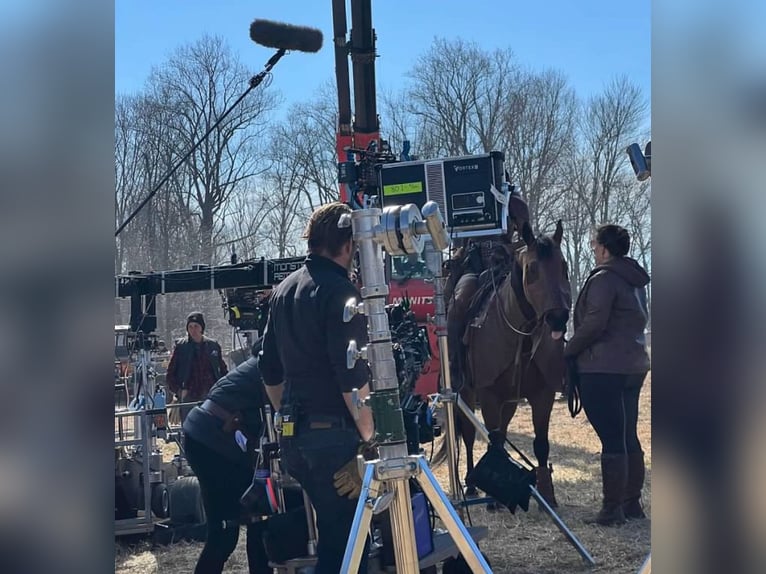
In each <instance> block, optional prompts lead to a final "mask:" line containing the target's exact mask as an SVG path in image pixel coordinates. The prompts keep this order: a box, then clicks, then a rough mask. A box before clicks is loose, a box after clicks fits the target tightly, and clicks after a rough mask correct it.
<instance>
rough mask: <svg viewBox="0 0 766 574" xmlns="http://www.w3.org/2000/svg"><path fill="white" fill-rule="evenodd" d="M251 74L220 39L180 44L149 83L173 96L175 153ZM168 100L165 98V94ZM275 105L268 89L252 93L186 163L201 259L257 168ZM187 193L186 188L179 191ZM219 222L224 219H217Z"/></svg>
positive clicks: (200, 132)
mask: <svg viewBox="0 0 766 574" xmlns="http://www.w3.org/2000/svg"><path fill="white" fill-rule="evenodd" d="M249 76H250V74H249V73H248V71H247V70H246V69H245V67H244V66H242V65H241V64H240V63H239V61H238V60H237V58H236V57H235V56H234V55H232V53H231V51H230V49H229V48H228V47H227V46H226V45H225V44H224V42H223V40H221V39H220V38H215V37H210V36H205V37H203V38H202V39H200V40H199V41H197V42H195V43H193V44H191V45H188V46H184V47H182V48H180V49H179V50H177V51H176V53H175V54H174V55H173V56H172V57H171V58H170V59H169V60H168V62H167V63H166V64H165V65H163V66H161V67H160V68H158V69H156V70H154V71H153V73H152V75H151V76H150V79H149V84H150V85H151V86H152V87H153V88H154V91H155V92H156V93H161V94H163V95H165V96H169V98H168V99H169V101H168V102H167V103H165V102H163V105H165V106H167V107H168V109H169V110H172V112H173V116H172V118H169V120H170V121H169V124H168V125H169V126H170V128H171V129H172V131H173V132H174V137H173V138H172V139H171V140H170V142H169V143H170V144H171V145H173V152H174V155H175V156H176V157H180V156H181V155H182V154H185V153H186V152H187V151H188V150H189V149H190V148H191V146H192V145H193V143H195V142H196V141H197V140H199V139H200V138H201V137H202V135H203V134H204V133H205V132H207V131H208V130H209V129H211V128H212V126H213V125H214V124H215V123H216V122H217V121H218V120H219V119H220V118H221V117H222V115H223V112H224V111H225V110H226V109H228V108H229V107H230V106H231V105H232V104H233V102H234V101H235V100H236V99H237V98H238V97H239V96H240V95H241V93H242V92H243V91H244V90H245V89H246V87H247V82H248V80H249ZM163 99H164V98H163ZM275 105H276V98H275V96H273V95H272V94H271V93H270V92H269V91H268V90H265V89H258V90H255V91H254V92H252V93H251V94H249V95H248V97H247V98H246V99H244V100H243V101H242V102H241V103H240V104H239V105H238V106H237V107H236V108H234V109H233V111H232V112H231V113H230V114H229V115H228V116H227V117H226V118H225V119H223V121H222V122H221V124H220V125H219V126H218V127H217V128H215V129H214V130H213V131H212V133H211V134H210V136H209V137H208V138H207V139H206V140H205V141H204V142H203V143H202V145H200V146H199V147H198V148H197V150H196V151H195V152H194V153H193V154H192V155H191V156H190V157H189V160H188V161H187V163H186V167H187V172H186V174H187V177H188V182H187V183H188V184H189V187H188V189H189V190H190V192H191V199H192V202H190V208H191V209H192V211H193V213H194V216H195V218H196V219H197V229H196V239H197V242H196V243H197V245H198V249H199V251H198V253H199V256H198V257H199V259H200V260H201V261H203V262H211V259H212V257H213V236H214V230H215V226H216V223H217V222H216V217H217V215H218V214H219V212H220V210H221V209H222V207H223V206H224V204H225V203H226V201H227V200H228V198H229V197H230V196H231V194H232V193H233V192H234V190H235V189H237V188H238V187H243V186H246V185H247V184H248V181H249V180H250V179H251V178H252V177H254V176H255V175H257V174H258V173H259V167H258V156H257V142H258V140H259V139H260V138H261V137H262V135H263V132H264V130H265V125H266V124H265V121H266V116H267V113H268V112H269V111H270V110H271V109H273V108H274V106H275ZM181 193H183V192H181ZM218 223H220V222H218Z"/></svg>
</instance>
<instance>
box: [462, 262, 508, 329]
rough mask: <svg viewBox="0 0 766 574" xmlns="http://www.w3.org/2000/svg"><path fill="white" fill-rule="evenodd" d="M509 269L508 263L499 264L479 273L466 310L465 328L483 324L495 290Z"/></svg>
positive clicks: (506, 275) (477, 326)
mask: <svg viewBox="0 0 766 574" xmlns="http://www.w3.org/2000/svg"><path fill="white" fill-rule="evenodd" d="M510 271H511V267H510V265H508V264H501V265H497V266H495V267H492V268H491V269H487V270H486V271H483V272H482V273H481V275H479V288H478V289H477V291H476V293H474V295H473V297H472V298H471V302H470V304H469V306H468V310H467V312H466V328H470V327H476V328H480V327H481V326H482V325H483V324H484V321H486V319H487V312H488V311H489V308H490V303H491V302H492V299H493V298H494V297H495V291H496V289H497V288H498V287H500V285H502V284H503V282H504V281H505V279H506V277H508V273H510Z"/></svg>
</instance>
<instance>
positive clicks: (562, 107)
mask: <svg viewBox="0 0 766 574" xmlns="http://www.w3.org/2000/svg"><path fill="white" fill-rule="evenodd" d="M575 112H576V98H575V94H574V90H573V89H572V88H571V87H570V86H569V83H568V81H567V79H566V77H565V76H564V75H563V74H561V73H559V72H555V71H552V70H549V71H545V72H542V73H539V74H538V73H532V72H528V73H526V74H525V76H524V78H523V80H522V81H521V82H520V83H519V84H518V85H517V86H516V87H515V88H514V92H513V95H512V106H510V107H509V108H508V111H507V114H508V115H507V117H506V122H505V129H506V130H507V134H508V135H507V141H508V144H507V148H506V149H507V155H506V159H507V165H508V168H509V170H510V172H511V176H512V179H513V181H514V183H517V184H518V185H519V186H520V187H521V190H522V192H523V193H524V197H525V198H526V200H527V203H528V204H529V211H530V217H531V219H532V223H533V226H535V227H536V228H546V227H550V226H551V225H552V223H554V222H555V220H556V218H557V216H558V213H556V211H557V210H556V205H557V204H558V203H560V200H561V196H562V192H563V188H562V186H561V185H560V177H561V173H562V166H563V164H564V160H565V159H566V157H567V156H568V154H570V153H571V152H572V149H573V144H574V126H575Z"/></svg>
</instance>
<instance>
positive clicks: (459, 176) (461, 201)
mask: <svg viewBox="0 0 766 574" xmlns="http://www.w3.org/2000/svg"><path fill="white" fill-rule="evenodd" d="M349 151H350V152H354V153H357V154H358V155H359V157H360V160H359V161H358V162H354V161H353V160H349V161H346V162H342V163H340V164H339V165H338V174H339V180H340V182H341V183H345V184H348V185H349V186H352V187H353V188H354V190H355V191H356V192H357V193H359V192H361V193H364V194H365V195H367V196H377V197H378V200H379V204H380V206H381V207H382V208H386V207H389V206H392V205H407V204H414V205H415V206H417V207H418V209H422V208H423V206H424V205H425V204H426V202H427V201H434V202H435V203H436V204H437V205H438V206H439V209H440V210H441V212H442V214H444V218H445V224H446V226H447V228H448V229H449V230H450V235H451V236H453V237H476V236H486V235H496V234H498V233H504V232H506V231H507V225H508V223H507V220H508V196H509V194H510V188H509V185H508V183H507V182H506V181H505V179H504V174H505V169H504V161H505V156H504V154H503V153H502V152H499V151H492V152H489V153H485V154H478V155H468V156H458V157H449V158H442V159H433V160H412V161H397V159H396V157H395V156H394V154H393V153H391V150H390V148H389V147H388V144H387V142H385V141H384V140H383V141H382V143H381V150H380V151H378V150H377V149H376V148H373V149H368V150H364V151H362V150H349Z"/></svg>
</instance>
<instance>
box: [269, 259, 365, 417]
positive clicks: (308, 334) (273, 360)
mask: <svg viewBox="0 0 766 574" xmlns="http://www.w3.org/2000/svg"><path fill="white" fill-rule="evenodd" d="M351 298H356V300H357V303H361V301H362V298H361V296H360V294H359V291H358V290H357V289H356V287H355V286H354V284H353V283H352V282H351V281H350V280H349V279H348V273H347V271H346V270H345V269H344V268H343V267H341V266H340V265H338V264H337V263H335V262H333V261H332V260H330V259H327V258H325V257H321V256H318V255H314V254H312V255H309V256H308V257H307V258H306V262H305V264H304V266H303V267H301V268H300V269H298V270H297V271H294V272H293V273H291V274H290V275H289V276H288V277H286V278H285V279H284V280H283V281H282V282H281V283H280V284H279V285H277V287H276V289H275V290H274V292H273V293H272V296H271V302H270V312H269V319H268V322H267V324H266V330H265V333H264V337H263V350H262V352H261V360H260V366H261V373H262V374H263V379H264V383H265V384H266V385H271V386H274V385H278V384H280V383H282V382H285V392H284V394H283V403H285V404H290V405H292V406H293V407H295V408H298V409H300V410H301V411H302V412H305V413H307V414H321V415H335V416H343V417H346V416H348V417H350V415H349V412H348V408H347V407H346V403H345V401H344V400H343V395H342V393H344V392H351V391H352V390H353V389H354V388H361V387H363V386H364V385H365V384H367V382H368V379H369V368H368V367H367V365H366V363H365V362H364V361H361V360H360V361H357V363H356V366H355V367H354V368H353V369H348V368H347V367H346V350H347V348H348V344H349V341H350V340H355V341H356V343H357V347H358V348H359V349H361V348H362V347H363V346H364V345H365V344H366V343H367V321H366V318H365V317H364V315H356V316H354V318H353V319H352V320H351V321H350V322H348V323H344V322H343V308H344V306H345V304H346V302H347V301H348V300H349V299H351Z"/></svg>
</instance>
